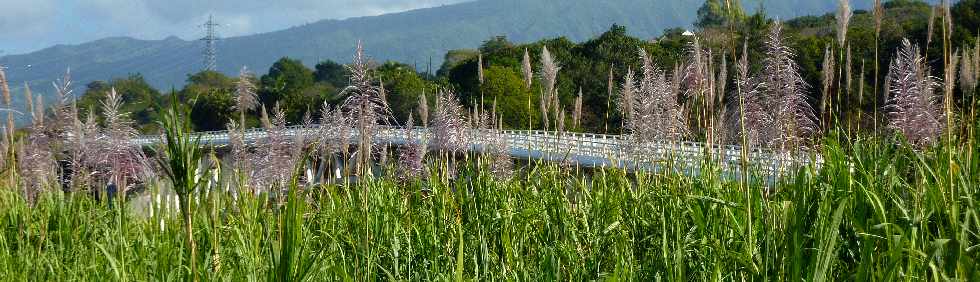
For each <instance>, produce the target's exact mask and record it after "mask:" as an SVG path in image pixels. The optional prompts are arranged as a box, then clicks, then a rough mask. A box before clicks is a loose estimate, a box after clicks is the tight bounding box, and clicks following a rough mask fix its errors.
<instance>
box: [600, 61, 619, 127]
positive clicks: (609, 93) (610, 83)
mask: <svg viewBox="0 0 980 282" xmlns="http://www.w3.org/2000/svg"><path fill="white" fill-rule="evenodd" d="M613 68H615V67H614V66H612V65H610V66H609V78H608V79H607V80H606V109H605V111H606V118H605V119H604V120H603V131H602V132H603V133H609V112H611V111H612V100H613V99H614V96H613V95H614V93H615V91H616V89H615V88H616V86H615V85H614V83H615V82H614V80H615V78H614V77H613Z"/></svg>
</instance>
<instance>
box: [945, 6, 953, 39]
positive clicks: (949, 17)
mask: <svg viewBox="0 0 980 282" xmlns="http://www.w3.org/2000/svg"><path fill="white" fill-rule="evenodd" d="M952 6H953V5H951V4H950V3H949V0H943V23H944V24H946V32H945V33H946V36H947V37H952V34H953V12H952V10H951V9H950V8H951V7H952Z"/></svg>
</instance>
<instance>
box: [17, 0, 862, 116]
mask: <svg viewBox="0 0 980 282" xmlns="http://www.w3.org/2000/svg"><path fill="white" fill-rule="evenodd" d="M760 1H764V2H765V3H764V6H765V10H766V11H767V13H768V14H769V15H770V16H772V17H779V18H784V19H786V18H791V17H795V16H799V15H805V14H823V13H826V12H830V11H833V10H834V9H835V7H836V5H837V1H836V0H820V1H813V0H778V1H777V0H769V1H765V0H743V5H744V6H745V7H746V8H747V9H748V10H750V11H754V10H755V9H756V8H757V7H760ZM853 2H854V3H853V4H852V5H853V7H854V8H856V9H862V8H867V7H868V6H870V2H872V0H859V1H853ZM702 3H703V0H606V1H595V0H562V1H554V0H480V1H474V2H464V3H459V4H453V5H446V6H441V7H435V8H426V9H419V10H412V11H407V12H401V13H393V14H386V15H381V16H371V17H359V18H350V19H346V20H322V21H319V22H315V23H312V24H308V25H303V26H298V27H294V28H289V29H285V30H281V31H275V32H268V33H261V34H255V35H249V36H240V37H230V38H225V39H224V40H222V41H220V42H219V43H218V44H217V46H218V47H217V48H218V70H219V71H221V72H224V73H226V74H229V75H234V74H237V71H238V69H239V68H241V66H248V67H250V68H251V69H253V70H255V71H257V72H259V73H264V72H266V69H267V68H268V67H269V66H270V65H271V64H272V63H273V62H274V61H275V60H277V59H278V58H280V57H284V56H289V57H292V58H298V59H301V60H302V61H303V62H304V63H306V64H308V65H313V64H315V63H316V62H317V61H320V60H324V59H331V60H334V61H338V62H342V63H343V62H348V61H349V60H350V59H349V58H350V56H351V55H352V54H353V52H354V47H355V44H356V42H357V41H358V40H361V41H363V43H364V46H365V49H366V52H367V53H368V55H369V56H371V57H372V58H373V59H375V60H378V61H385V60H394V61H400V62H404V63H408V64H415V65H417V67H418V69H419V70H421V71H424V70H426V69H427V67H428V64H429V61H430V60H431V62H432V68H433V71H435V69H436V68H438V66H439V64H441V62H442V58H443V55H444V54H445V52H446V51H448V50H452V49H461V48H475V47H477V46H479V44H480V43H481V42H483V41H485V40H487V39H489V38H490V37H492V36H497V35H503V36H506V37H507V38H508V39H509V40H511V41H515V42H525V41H534V40H539V39H542V38H549V37H558V36H565V37H568V38H569V39H571V40H573V41H581V40H585V39H588V38H590V37H593V36H595V35H597V34H599V33H601V32H603V31H605V30H607V29H608V28H609V27H610V26H611V25H613V24H620V25H624V26H626V27H627V29H628V30H629V32H630V33H631V34H632V35H634V36H638V37H641V38H653V37H656V36H658V35H660V34H661V33H662V32H663V30H664V29H666V28H672V27H690V26H691V25H692V23H693V21H694V20H695V18H696V11H697V9H698V7H700V6H701V4H702ZM203 46H204V45H203V43H202V42H201V41H199V40H185V39H180V38H177V37H168V38H166V39H162V40H137V39H133V38H127V37H113V38H105V39H101V40H96V41H92V42H88V43H83V44H78V45H57V46H53V47H50V48H46V49H43V50H39V51H36V52H32V53H28V54H20V55H8V56H4V57H0V65H4V66H7V67H8V70H7V74H8V77H9V79H10V80H11V86H12V87H13V88H14V91H15V92H16V93H19V92H20V88H22V85H23V83H24V82H28V83H30V84H31V85H32V87H33V88H34V91H35V92H40V93H46V94H50V92H51V91H52V90H51V87H50V82H51V81H53V80H54V79H57V78H60V77H61V76H62V75H63V74H64V72H65V70H66V69H69V68H70V69H71V74H72V77H73V79H74V81H75V82H76V83H77V84H76V87H79V88H80V87H82V86H83V85H84V84H85V83H88V82H90V81H93V80H108V79H112V78H115V77H122V76H127V75H129V74H134V73H139V74H142V75H143V76H144V77H145V78H146V79H147V81H149V82H150V83H151V84H152V85H153V86H155V87H157V88H159V89H163V90H166V89H170V88H171V87H175V88H179V87H181V86H182V85H183V84H184V81H185V79H186V77H187V74H189V73H194V72H197V71H199V70H201V69H202V65H203V64H202V61H203V59H202V50H203ZM78 90H79V91H81V89H78ZM21 96H22V95H15V97H18V98H19V97H21Z"/></svg>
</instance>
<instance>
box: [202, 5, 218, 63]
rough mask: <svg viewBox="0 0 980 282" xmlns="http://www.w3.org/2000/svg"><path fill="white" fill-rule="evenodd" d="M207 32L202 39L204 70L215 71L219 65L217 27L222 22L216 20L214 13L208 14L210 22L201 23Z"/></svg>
mask: <svg viewBox="0 0 980 282" xmlns="http://www.w3.org/2000/svg"><path fill="white" fill-rule="evenodd" d="M201 26H202V27H204V29H205V32H206V33H207V35H206V36H204V38H201V41H204V70H207V71H214V70H216V69H217V65H218V48H217V46H218V40H220V38H218V33H217V31H216V29H215V28H216V27H220V26H221V24H219V23H216V22H214V15H208V22H206V23H204V24H203V25H201Z"/></svg>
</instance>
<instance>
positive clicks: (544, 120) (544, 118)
mask: <svg viewBox="0 0 980 282" xmlns="http://www.w3.org/2000/svg"><path fill="white" fill-rule="evenodd" d="M550 103H551V100H550V99H548V95H546V94H544V93H541V96H540V98H539V99H538V106H539V108H540V110H541V124H542V127H543V128H544V129H545V130H547V129H548V124H550V123H549V119H548V113H549V112H548V105H549V104H550Z"/></svg>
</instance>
